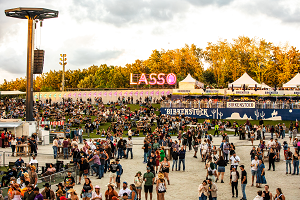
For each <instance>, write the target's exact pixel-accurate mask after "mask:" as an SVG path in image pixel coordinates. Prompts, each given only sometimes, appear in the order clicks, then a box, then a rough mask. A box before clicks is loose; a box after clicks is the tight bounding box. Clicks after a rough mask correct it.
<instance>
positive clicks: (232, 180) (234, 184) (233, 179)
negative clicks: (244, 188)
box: [230, 166, 240, 198]
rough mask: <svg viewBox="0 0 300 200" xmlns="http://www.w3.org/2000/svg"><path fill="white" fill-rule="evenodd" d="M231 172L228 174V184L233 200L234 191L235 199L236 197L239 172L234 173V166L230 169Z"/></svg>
mask: <svg viewBox="0 0 300 200" xmlns="http://www.w3.org/2000/svg"><path fill="white" fill-rule="evenodd" d="M231 170H232V171H231V172H230V184H231V190H232V198H234V190H235V191H236V194H235V195H236V198H237V197H238V181H239V177H240V176H239V172H238V171H236V168H235V166H234V167H232V169H231Z"/></svg>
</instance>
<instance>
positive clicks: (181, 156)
mask: <svg viewBox="0 0 300 200" xmlns="http://www.w3.org/2000/svg"><path fill="white" fill-rule="evenodd" d="M178 155H179V164H178V165H179V166H178V171H180V163H182V166H183V171H185V150H184V149H183V146H181V149H180V150H179V152H178Z"/></svg>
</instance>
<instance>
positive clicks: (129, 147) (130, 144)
mask: <svg viewBox="0 0 300 200" xmlns="http://www.w3.org/2000/svg"><path fill="white" fill-rule="evenodd" d="M126 147H127V152H126V158H128V155H129V154H128V153H129V152H130V155H131V159H133V155H132V147H133V142H132V139H131V137H128V141H127V144H126Z"/></svg>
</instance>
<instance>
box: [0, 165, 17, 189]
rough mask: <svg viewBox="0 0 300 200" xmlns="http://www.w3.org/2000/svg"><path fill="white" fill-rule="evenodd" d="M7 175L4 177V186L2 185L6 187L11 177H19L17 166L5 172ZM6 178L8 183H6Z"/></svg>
mask: <svg viewBox="0 0 300 200" xmlns="http://www.w3.org/2000/svg"><path fill="white" fill-rule="evenodd" d="M5 174H6V175H5V176H3V177H2V181H1V183H2V186H1V187H6V186H7V184H8V182H9V181H10V178H11V177H15V178H16V177H17V170H16V167H13V168H12V169H11V170H9V171H8V172H5ZM5 180H6V183H5Z"/></svg>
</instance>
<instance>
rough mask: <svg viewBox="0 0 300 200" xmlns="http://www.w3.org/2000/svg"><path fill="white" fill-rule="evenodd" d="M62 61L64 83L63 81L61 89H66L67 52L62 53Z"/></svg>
mask: <svg viewBox="0 0 300 200" xmlns="http://www.w3.org/2000/svg"><path fill="white" fill-rule="evenodd" d="M60 57H61V58H60V61H61V62H59V64H60V65H62V66H63V71H62V83H61V90H62V91H65V66H66V64H67V62H65V61H67V55H66V54H60Z"/></svg>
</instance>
